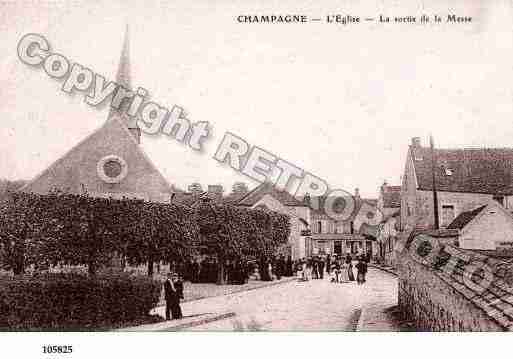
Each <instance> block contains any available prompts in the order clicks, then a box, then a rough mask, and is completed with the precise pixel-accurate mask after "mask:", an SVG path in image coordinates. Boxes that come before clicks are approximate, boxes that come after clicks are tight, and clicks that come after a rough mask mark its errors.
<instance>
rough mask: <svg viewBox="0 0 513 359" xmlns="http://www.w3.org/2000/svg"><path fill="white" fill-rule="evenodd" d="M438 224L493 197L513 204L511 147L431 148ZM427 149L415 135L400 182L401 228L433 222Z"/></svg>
mask: <svg viewBox="0 0 513 359" xmlns="http://www.w3.org/2000/svg"><path fill="white" fill-rule="evenodd" d="M434 151H435V158H436V165H435V169H434V175H435V183H436V190H437V197H438V214H439V223H440V227H441V228H447V226H448V225H449V224H450V223H451V222H452V221H453V220H454V219H455V218H456V217H457V216H458V215H459V214H460V213H462V212H466V211H470V210H472V209H475V208H476V207H478V206H480V205H484V204H487V203H490V202H491V201H495V202H497V203H499V204H500V205H502V206H503V207H504V208H505V209H506V210H508V211H510V210H511V209H512V208H513V149H503V148H498V149H486V148H469V149H435V150H434ZM431 159H432V158H431V149H430V148H429V147H423V146H422V144H421V141H420V139H419V138H418V137H415V138H413V139H412V143H411V145H410V146H409V148H408V153H407V158H406V164H405V170H404V174H403V179H402V186H401V206H400V207H401V209H400V210H401V216H400V221H401V229H402V230H409V229H413V228H418V229H431V228H433V226H434V204H433V171H432V161H431Z"/></svg>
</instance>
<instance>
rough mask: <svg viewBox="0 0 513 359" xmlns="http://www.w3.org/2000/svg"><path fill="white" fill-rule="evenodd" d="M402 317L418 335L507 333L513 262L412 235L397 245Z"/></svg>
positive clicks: (512, 320) (512, 311) (512, 319)
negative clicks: (430, 333)
mask: <svg viewBox="0 0 513 359" xmlns="http://www.w3.org/2000/svg"><path fill="white" fill-rule="evenodd" d="M398 250H399V252H400V253H398V254H397V258H398V261H397V262H398V263H397V264H398V274H399V289H398V296H399V297H398V303H399V307H400V309H401V311H402V312H403V313H404V314H405V315H407V316H408V318H409V319H411V320H413V321H414V322H415V324H416V327H417V329H418V330H419V331H510V330H511V328H512V327H513V257H499V256H498V255H497V253H482V252H477V251H469V250H462V249H460V248H457V247H454V246H452V245H450V244H444V243H442V242H439V241H438V239H437V238H434V237H430V236H427V235H423V234H411V235H410V236H409V237H408V238H402V239H401V240H400V243H399V245H398Z"/></svg>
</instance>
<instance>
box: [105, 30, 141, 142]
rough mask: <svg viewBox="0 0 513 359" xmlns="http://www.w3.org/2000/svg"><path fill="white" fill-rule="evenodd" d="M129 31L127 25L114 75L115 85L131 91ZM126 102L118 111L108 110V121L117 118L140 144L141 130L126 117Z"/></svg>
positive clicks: (134, 121)
mask: <svg viewBox="0 0 513 359" xmlns="http://www.w3.org/2000/svg"><path fill="white" fill-rule="evenodd" d="M129 38H130V36H129V29H128V24H127V25H126V28H125V38H124V40H123V48H122V50H121V56H120V59H119V65H118V71H117V74H116V83H117V84H118V85H120V86H123V87H125V88H127V89H130V90H131V89H132V86H131V85H132V84H131V78H130V41H129ZM127 102H128V101H127V100H124V101H123V103H122V105H121V107H120V108H119V109H117V110H116V109H113V108H111V109H110V113H109V117H108V120H110V119H111V118H112V117H114V116H118V117H119V118H120V119H121V122H123V123H125V124H126V125H127V127H128V129H129V130H130V132H131V133H132V135H133V136H134V137H135V139H136V140H137V143H140V137H141V130H140V129H139V127H138V126H137V123H136V119H135V118H131V117H130V116H128V114H127V113H126V111H127V110H128V104H127Z"/></svg>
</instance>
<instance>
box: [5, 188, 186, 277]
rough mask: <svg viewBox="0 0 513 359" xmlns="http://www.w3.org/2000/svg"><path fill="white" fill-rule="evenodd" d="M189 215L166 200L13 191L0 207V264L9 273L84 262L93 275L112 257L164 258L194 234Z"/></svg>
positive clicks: (177, 253)
mask: <svg viewBox="0 0 513 359" xmlns="http://www.w3.org/2000/svg"><path fill="white" fill-rule="evenodd" d="M190 218H191V213H190V209H188V208H186V207H182V206H177V205H172V204H157V203H148V202H144V201H141V200H132V199H122V200H114V199H110V198H93V197H88V196H84V195H72V194H62V193H57V192H54V193H50V194H48V195H35V194H29V193H22V192H18V193H13V194H12V198H11V200H10V201H9V202H8V203H6V204H5V205H4V206H3V207H2V208H1V211H0V262H1V263H2V264H3V265H4V268H5V269H14V270H15V274H20V273H22V272H23V270H21V271H20V266H21V267H22V268H24V267H26V266H27V265H30V264H34V265H36V266H43V267H47V266H51V265H56V264H72V265H76V264H85V265H87V266H88V268H89V272H90V273H91V274H93V273H95V272H96V270H97V268H98V267H99V266H101V265H104V264H106V263H109V261H111V260H112V259H113V258H114V257H115V256H122V257H125V256H126V258H127V259H128V261H129V262H131V263H136V264H140V263H146V262H148V261H150V262H152V263H153V261H160V260H169V259H170V258H173V257H177V256H181V255H183V254H184V252H185V251H186V249H187V247H188V244H189V243H191V242H192V240H193V238H194V237H195V236H196V234H195V232H196V231H195V225H194V223H193V222H192V221H191V219H190Z"/></svg>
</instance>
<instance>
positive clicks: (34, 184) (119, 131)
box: [21, 118, 171, 202]
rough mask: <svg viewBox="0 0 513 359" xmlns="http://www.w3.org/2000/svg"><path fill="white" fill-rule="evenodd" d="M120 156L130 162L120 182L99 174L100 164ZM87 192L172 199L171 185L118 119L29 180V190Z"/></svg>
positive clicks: (26, 186) (26, 189)
mask: <svg viewBox="0 0 513 359" xmlns="http://www.w3.org/2000/svg"><path fill="white" fill-rule="evenodd" d="M106 156H116V157H118V158H121V159H122V160H124V161H125V162H126V164H127V175H126V177H125V178H123V179H122V180H121V181H120V182H119V183H106V182H105V181H104V180H102V178H101V177H100V176H99V175H98V163H99V162H100V161H101V160H102V159H103V158H105V157H106ZM53 189H59V190H61V191H64V192H68V193H75V194H81V193H84V192H87V193H89V194H91V195H93V196H95V195H96V196H105V195H106V194H111V195H116V194H119V195H121V194H126V195H127V196H134V197H138V198H141V197H142V198H145V199H147V200H153V201H159V202H161V201H165V200H167V201H169V195H170V193H171V186H170V185H169V183H168V182H167V180H166V179H165V178H164V177H163V176H162V174H161V173H160V171H159V170H158V169H157V168H156V167H155V165H154V164H153V163H152V162H151V160H150V159H149V158H148V156H147V155H146V154H145V153H144V151H143V150H142V148H141V147H140V146H139V145H138V144H137V142H136V140H135V139H134V137H133V136H132V135H131V134H130V132H129V130H128V128H127V127H126V126H125V125H124V124H122V123H121V122H120V121H119V120H118V119H117V118H115V119H113V120H112V121H107V122H106V123H105V124H104V125H103V126H102V127H100V128H99V129H97V130H96V131H94V132H93V133H92V134H91V135H89V136H88V137H86V138H85V139H84V140H82V141H81V142H79V143H78V144H77V145H75V146H74V147H73V148H72V149H71V150H70V151H68V152H67V153H66V154H65V155H64V156H62V157H61V158H60V159H58V160H57V161H55V162H54V163H53V164H52V165H50V166H49V167H48V168H47V169H45V170H44V171H43V172H42V173H41V174H40V175H38V176H37V177H36V178H34V179H33V180H32V181H30V182H29V183H27V184H26V185H25V186H24V187H22V189H21V190H23V191H25V192H35V193H41V194H44V193H48V192H49V191H51V190H53Z"/></svg>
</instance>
